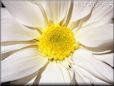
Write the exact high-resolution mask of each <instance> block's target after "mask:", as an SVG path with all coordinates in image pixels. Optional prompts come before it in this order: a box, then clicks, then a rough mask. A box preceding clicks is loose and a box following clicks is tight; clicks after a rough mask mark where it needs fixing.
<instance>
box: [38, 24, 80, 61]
mask: <svg viewBox="0 0 114 86" xmlns="http://www.w3.org/2000/svg"><path fill="white" fill-rule="evenodd" d="M38 47H39V51H40V52H41V53H42V54H43V55H45V56H46V57H47V58H48V59H49V60H55V61H62V60H64V59H65V58H67V57H68V56H69V55H70V54H71V53H72V52H73V51H74V50H75V49H77V48H79V43H78V42H76V41H75V39H74V35H73V33H72V32H71V30H70V29H69V28H67V27H66V26H60V25H59V24H51V25H48V27H47V28H45V29H44V31H43V33H42V35H41V37H40V38H39V42H38Z"/></svg>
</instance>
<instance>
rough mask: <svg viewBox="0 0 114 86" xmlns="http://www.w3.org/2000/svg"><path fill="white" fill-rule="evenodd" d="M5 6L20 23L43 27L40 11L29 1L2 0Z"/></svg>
mask: <svg viewBox="0 0 114 86" xmlns="http://www.w3.org/2000/svg"><path fill="white" fill-rule="evenodd" d="M2 2H3V4H4V5H5V6H6V8H7V9H8V10H9V11H10V13H12V15H13V16H14V17H15V18H16V19H17V20H18V21H19V22H21V23H22V24H24V25H27V26H30V27H43V26H44V19H43V16H42V13H41V11H40V9H39V7H37V6H36V5H35V4H32V3H30V2H29V1H27V0H25V1H16V0H13V1H8V0H2Z"/></svg>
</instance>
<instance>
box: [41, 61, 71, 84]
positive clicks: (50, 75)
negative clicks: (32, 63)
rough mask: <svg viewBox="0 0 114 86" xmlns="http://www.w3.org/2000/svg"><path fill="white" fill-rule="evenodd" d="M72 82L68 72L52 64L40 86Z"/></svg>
mask: <svg viewBox="0 0 114 86" xmlns="http://www.w3.org/2000/svg"><path fill="white" fill-rule="evenodd" d="M70 81H71V80H70V75H69V72H68V70H67V69H66V68H64V67H63V66H62V65H59V64H58V63H54V62H51V63H49V64H48V65H47V67H46V69H45V70H44V71H43V73H42V75H41V79H40V84H50V83H51V84H68V83H70Z"/></svg>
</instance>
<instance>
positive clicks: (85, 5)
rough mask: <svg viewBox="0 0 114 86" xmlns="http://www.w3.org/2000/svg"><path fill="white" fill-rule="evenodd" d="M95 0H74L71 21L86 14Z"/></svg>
mask: <svg viewBox="0 0 114 86" xmlns="http://www.w3.org/2000/svg"><path fill="white" fill-rule="evenodd" d="M95 2H96V0H94V1H91V0H87V1H79V0H78V1H75V0H74V8H73V13H72V18H71V21H72V22H73V21H77V20H79V19H82V18H84V17H86V16H87V15H88V14H90V12H91V9H92V7H93V6H94V4H95Z"/></svg>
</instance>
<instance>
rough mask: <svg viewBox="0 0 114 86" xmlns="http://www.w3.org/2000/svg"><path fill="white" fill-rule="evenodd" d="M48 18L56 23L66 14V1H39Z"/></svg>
mask: <svg viewBox="0 0 114 86" xmlns="http://www.w3.org/2000/svg"><path fill="white" fill-rule="evenodd" d="M41 4H42V5H43V7H44V9H45V11H46V14H47V16H48V18H49V20H51V21H53V22H55V23H58V22H60V21H61V20H62V19H63V18H64V17H65V15H66V13H67V11H68V1H62V0H56V1H54V0H53V1H44V2H41Z"/></svg>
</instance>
